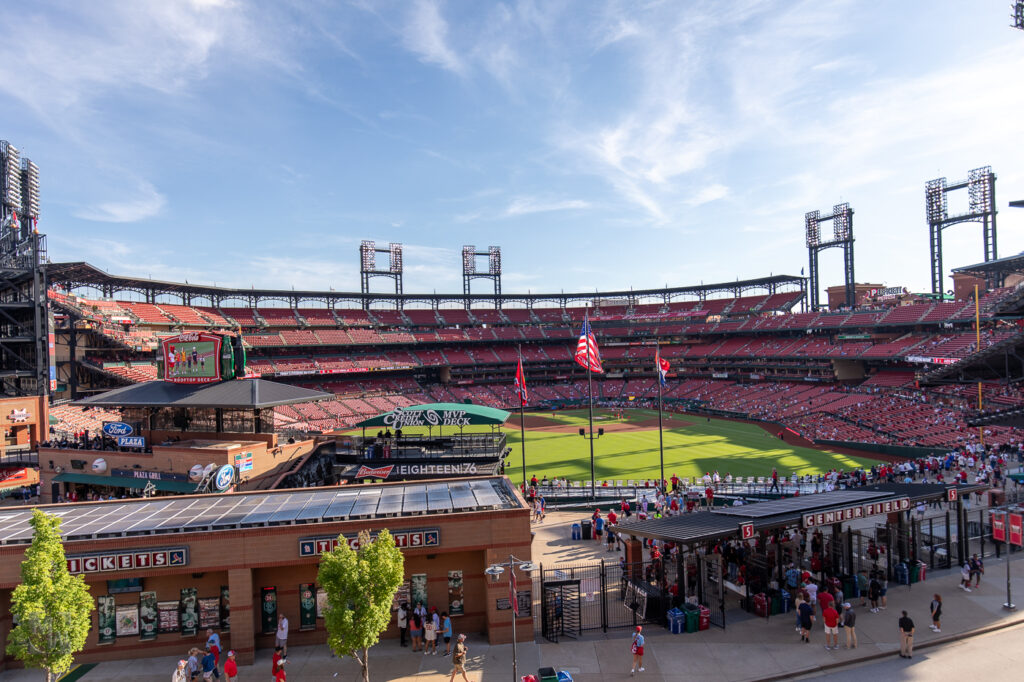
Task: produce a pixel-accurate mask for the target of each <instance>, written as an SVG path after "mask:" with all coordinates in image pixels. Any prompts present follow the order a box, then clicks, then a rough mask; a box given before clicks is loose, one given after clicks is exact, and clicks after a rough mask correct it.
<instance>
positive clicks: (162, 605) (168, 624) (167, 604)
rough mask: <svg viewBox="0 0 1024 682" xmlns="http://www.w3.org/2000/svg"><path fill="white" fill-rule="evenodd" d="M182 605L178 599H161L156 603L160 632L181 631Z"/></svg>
mask: <svg viewBox="0 0 1024 682" xmlns="http://www.w3.org/2000/svg"><path fill="white" fill-rule="evenodd" d="M180 607H181V605H180V603H179V602H176V601H161V602H157V603H156V613H157V629H158V631H159V632H160V634H167V633H171V632H180V631H181V618H179V613H180V611H179V609H180Z"/></svg>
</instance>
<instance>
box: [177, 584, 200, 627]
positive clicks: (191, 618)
mask: <svg viewBox="0 0 1024 682" xmlns="http://www.w3.org/2000/svg"><path fill="white" fill-rule="evenodd" d="M197 632H199V599H198V597H197V592H196V588H194V587H185V588H183V589H182V590H181V634H183V635H185V636H186V637H188V636H190V635H194V634H196V633H197Z"/></svg>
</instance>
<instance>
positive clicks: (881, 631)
mask: <svg viewBox="0 0 1024 682" xmlns="http://www.w3.org/2000/svg"><path fill="white" fill-rule="evenodd" d="M579 516H580V514H579V513H573V514H563V513H557V514H551V515H549V516H548V519H547V521H546V522H545V523H543V524H538V525H536V526H535V527H534V528H535V530H536V532H537V536H536V538H535V540H534V559H535V560H536V561H541V562H544V563H545V565H546V566H550V565H553V564H555V563H556V562H557V561H559V560H561V561H565V560H570V559H571V560H573V561H580V560H585V559H587V558H610V559H611V560H613V561H617V560H618V557H617V555H616V554H614V553H606V552H605V551H604V550H603V549H602V548H601V547H599V546H598V543H596V542H594V543H580V542H575V543H573V542H570V541H568V540H567V537H568V525H569V524H570V523H571V522H572V520H575V519H577V518H578V517H579ZM1022 557H1024V554H1021V553H1019V552H1018V553H1015V554H1014V555H1013V563H1012V566H1011V570H1012V572H1013V574H1014V577H1013V582H1012V590H1013V594H1014V595H1016V597H1015V598H1016V599H1017V600H1018V601H1019V602H1021V609H1020V610H1017V611H1007V610H1005V609H1004V608H1003V603H1004V602H1005V601H1006V578H1005V576H1006V570H1005V555H1004V558H1003V559H1002V560H996V559H993V558H989V559H988V560H987V562H986V575H985V578H984V579H983V581H982V584H981V587H980V588H979V589H977V590H974V591H972V592H970V593H967V592H964V591H962V590H960V589H959V588H958V584H959V572H958V570H956V569H952V570H938V571H929V573H928V579H927V581H926V582H923V583H917V584H915V585H912V586H905V585H893V584H890V588H889V592H888V609H887V610H885V611H882V612H880V613H878V614H873V613H870V612H869V611H868V610H867V608H861V607H860V606H859V600H855V601H854V602H853V603H854V605H855V607H856V611H857V614H858V619H857V637H858V641H859V647H858V648H857V649H853V650H847V649H839V650H832V651H826V650H825V649H824V632H823V630H822V625H821V619H820V618H819V619H818V622H817V623H816V629H815V631H814V632H813V634H812V636H811V643H810V644H804V643H802V642H801V641H800V638H799V635H798V634H797V633H796V632H795V631H794V616H793V615H792V614H784V615H779V616H775V617H772V618H770V619H762V618H755V617H753V616H751V615H750V614H747V613H745V612H742V611H740V610H739V609H738V608H737V607H736V603H735V599H733V598H730V599H729V601H728V604H727V606H728V610H727V612H726V626H727V627H726V629H724V630H723V629H720V628H715V627H713V628H711V629H710V630H706V631H703V632H698V633H691V634H682V635H672V634H670V633H669V632H668V631H666V630H664V629H662V628H660V627H657V626H653V625H651V626H647V627H645V628H644V634H645V635H646V636H647V644H646V656H645V657H644V667H645V668H646V670H645V672H643V673H641V674H638V678H639V679H647V680H652V681H668V680H681V679H697V680H704V679H707V680H715V682H730V681H737V682H740V681H745V680H766V679H783V678H791V677H793V676H797V675H813V674H814V673H821V672H824V671H828V670H831V669H833V668H836V667H842V666H846V665H850V664H856V663H858V662H868V661H876V660H882V659H885V660H887V659H890V658H891V659H893V660H894V661H898V662H905V663H906V664H907V665H911V664H912V663H913V661H904V660H903V659H900V658H899V657H898V655H897V654H898V652H899V637H898V633H897V626H896V621H897V619H898V618H899V613H900V611H901V610H902V609H906V610H907V611H909V612H910V616H911V617H912V618H913V619H914V621H915V624H916V626H917V636H916V651H919V652H922V653H923V652H924V651H926V650H927V651H929V652H933V651H936V650H937V649H936V647H942V646H943V645H946V644H949V643H953V642H959V641H961V640H962V639H963V638H964V637H968V636H971V635H973V634H977V633H979V632H984V631H987V630H992V629H996V628H1005V627H1009V626H1011V625H1013V624H1021V623H1024V561H1022V560H1021V559H1022ZM935 592H938V593H940V594H941V595H942V598H943V620H942V632H941V633H934V632H932V631H931V630H929V628H928V625H929V623H930V618H929V615H928V614H929V611H928V605H929V602H930V601H931V598H932V594H933V593H935ZM468 634H469V639H468V646H469V660H468V665H467V669H468V671H469V674H468V676H469V679H470V680H472V682H490V681H492V680H503V681H508V680H510V679H512V645H510V644H509V645H500V646H490V645H488V644H487V643H486V640H485V638H484V637H483V636H481V635H480V634H476V633H468ZM630 634H631V631H630V629H628V628H623V629H616V630H609V631H608V632H607V633H601V632H597V633H595V634H592V635H586V636H584V637H583V638H582V639H580V640H578V641H572V640H567V639H563V640H562V641H561V642H559V643H558V644H553V643H550V642H547V641H546V640H544V639H543V638H541V637H539V636H537V637H536V638H535V641H533V642H526V643H520V644H519V645H518V657H517V660H518V668H519V675H520V676H521V675H524V674H527V673H531V672H536V671H537V669H538V668H539V667H540V666H542V665H543V666H551V667H553V668H555V669H558V670H566V671H568V672H569V673H570V674H571V675H572V677H573V679H574V680H577V681H578V682H607V681H610V680H623V679H626V678H628V677H629V671H630V665H631V656H630V651H629V645H630ZM844 642H845V638H844V634H843V633H842V631H841V632H840V645H842V644H843V643H844ZM200 643H201V642H199V641H198V640H192V639H189V640H184V639H183V640H182V652H184V651H185V650H187V648H188V647H190V646H194V645H197V644H200ZM987 655H988V656H990V657H999V656H1000V655H1003V654H1001V653H1000V651H998V650H996V651H992V652H990V653H989V654H987ZM176 661H177V658H176V657H174V658H168V657H164V658H150V659H138V660H133V661H119V662H109V663H101V664H99V665H98V666H97V667H95V668H93V669H92V670H91V671H89V672H88V673H87V674H86V675H85V676H84V677H83V678H82V679H83V680H85V681H86V682H89V681H91V680H125V681H127V680H132V681H134V682H150V681H152V682H157V681H159V682H166V680H167V679H169V677H170V675H171V672H172V671H173V670H174V667H175V662H176ZM1007 662H1008V665H1009V664H1010V662H1011V659H1009V658H1008V659H1007ZM450 669H451V668H450V661H449V660H448V659H447V658H445V657H444V656H441V655H437V656H423V655H421V654H419V653H416V654H414V653H412V652H410V650H409V649H407V648H405V649H403V648H401V647H399V646H398V644H397V642H395V641H394V640H386V641H384V642H382V643H380V644H378V645H377V646H375V647H374V648H373V649H372V650H371V656H370V675H371V679H373V680H378V681H383V680H397V681H402V682H433V681H438V682H440V680H447V679H448V673H449V672H450ZM39 675H40V673H39V671H24V670H13V671H8V672H5V673H0V682H23V681H26V682H27V681H28V680H38V679H40V678H39ZM269 676H270V652H269V651H266V650H262V651H260V652H258V654H257V661H256V664H255V665H253V666H244V667H242V668H241V669H240V674H239V679H240V680H243V681H248V680H268V679H269ZM288 679H289V680H290V681H292V682H294V681H300V680H325V681H326V680H345V681H355V680H359V679H360V674H359V668H358V665H357V664H356V663H355V661H353V660H351V659H337V658H333V657H332V656H331V655H330V652H329V651H328V650H327V648H326V647H325V646H319V647H293V648H292V650H291V651H290V652H289V663H288ZM460 679H461V678H460Z"/></svg>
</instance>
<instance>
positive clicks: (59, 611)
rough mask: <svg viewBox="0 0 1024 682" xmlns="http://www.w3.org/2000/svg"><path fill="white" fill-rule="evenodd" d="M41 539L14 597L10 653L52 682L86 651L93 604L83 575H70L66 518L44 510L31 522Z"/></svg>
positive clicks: (26, 563)
mask: <svg viewBox="0 0 1024 682" xmlns="http://www.w3.org/2000/svg"><path fill="white" fill-rule="evenodd" d="M30 524H31V525H32V528H33V530H34V531H35V535H34V536H33V538H32V544H31V545H30V546H29V548H28V549H27V550H26V551H25V559H24V561H22V562H21V584H20V585H18V586H17V587H15V588H14V592H13V593H12V594H11V614H13V616H14V619H15V621H17V623H18V624H17V626H15V628H14V629H13V630H11V634H10V637H9V641H8V644H7V653H8V654H10V655H11V656H14V657H15V658H17V659H19V660H20V661H22V662H23V663H24V664H25V666H26V667H29V668H42V669H43V670H45V671H46V680H47V682H51V681H52V680H55V679H57V678H58V677H60V676H61V675H63V674H64V673H66V672H67V671H68V669H70V668H71V662H72V660H73V659H74V655H75V654H76V653H77V652H79V651H81V650H82V649H83V648H84V647H85V638H86V637H87V636H88V634H89V627H90V622H91V617H90V614H91V613H92V609H93V600H92V597H91V596H90V595H89V586H88V585H86V584H85V578H83V577H82V576H80V575H79V576H72V575H71V574H70V573H68V566H67V560H66V559H65V558H64V545H63V544H62V543H61V538H60V518H59V517H57V516H51V515H49V514H47V513H45V512H43V511H41V510H39V509H36V510H35V511H33V512H32V521H30Z"/></svg>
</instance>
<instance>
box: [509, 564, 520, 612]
mask: <svg viewBox="0 0 1024 682" xmlns="http://www.w3.org/2000/svg"><path fill="white" fill-rule="evenodd" d="M509 568H510V570H509V575H508V603H509V604H511V605H512V613H514V614H516V615H517V616H518V615H519V600H518V599H516V569H515V567H512V566H510V567H509Z"/></svg>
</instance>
